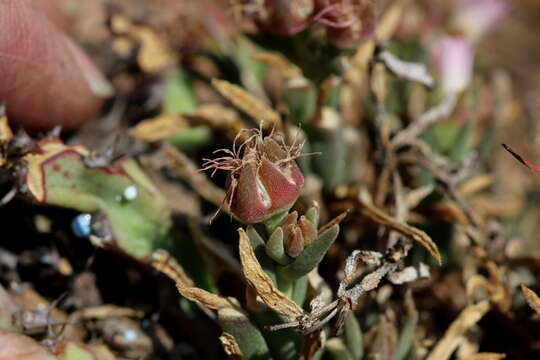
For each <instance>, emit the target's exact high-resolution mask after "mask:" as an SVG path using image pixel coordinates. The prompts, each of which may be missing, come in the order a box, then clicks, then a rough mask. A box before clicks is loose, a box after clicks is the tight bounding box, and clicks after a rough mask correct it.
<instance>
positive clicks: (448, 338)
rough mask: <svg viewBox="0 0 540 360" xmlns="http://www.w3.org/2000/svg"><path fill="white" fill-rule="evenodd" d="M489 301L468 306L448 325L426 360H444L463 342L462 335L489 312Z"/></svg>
mask: <svg viewBox="0 0 540 360" xmlns="http://www.w3.org/2000/svg"><path fill="white" fill-rule="evenodd" d="M489 308H490V305H489V301H487V300H484V301H481V302H479V303H478V304H474V305H469V306H467V307H466V308H465V309H463V311H462V312H461V313H460V314H459V316H458V317H457V318H456V319H455V320H454V321H453V322H452V324H450V326H449V327H448V329H447V330H446V332H445V334H444V336H443V337H442V339H440V340H439V342H438V343H437V345H435V348H434V349H433V350H432V351H431V353H430V354H429V355H428V357H427V358H426V360H446V359H449V358H450V356H451V355H452V353H453V352H454V351H455V350H456V348H457V347H458V346H459V344H460V343H461V342H462V341H463V334H464V333H465V332H466V331H467V330H468V329H469V328H471V327H472V326H473V325H474V324H476V323H477V322H478V321H479V320H480V319H481V318H482V317H483V316H484V315H485V314H486V313H487V312H488V310H489Z"/></svg>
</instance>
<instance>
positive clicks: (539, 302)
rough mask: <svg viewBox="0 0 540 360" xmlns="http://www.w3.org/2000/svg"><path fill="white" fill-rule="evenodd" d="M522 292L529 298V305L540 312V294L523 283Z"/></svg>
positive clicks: (526, 298)
mask: <svg viewBox="0 0 540 360" xmlns="http://www.w3.org/2000/svg"><path fill="white" fill-rule="evenodd" d="M521 292H522V293H523V296H525V300H527V303H528V304H529V306H530V307H531V308H533V310H534V311H536V313H537V314H540V298H539V297H538V295H536V293H535V292H534V291H532V290H531V289H529V288H528V287H526V286H525V285H523V284H521Z"/></svg>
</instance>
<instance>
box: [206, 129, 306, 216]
mask: <svg viewBox="0 0 540 360" xmlns="http://www.w3.org/2000/svg"><path fill="white" fill-rule="evenodd" d="M301 149H302V146H301V145H296V144H295V145H292V146H287V145H286V144H285V143H284V142H282V141H279V140H277V139H276V138H274V137H272V136H267V137H263V136H262V134H261V132H260V131H259V130H252V131H251V136H249V137H248V139H247V140H246V141H245V142H244V143H243V144H242V145H240V146H239V147H238V149H236V146H234V147H233V151H230V150H222V151H224V152H225V153H227V154H228V155H227V156H224V157H220V158H217V159H205V160H206V162H205V164H204V167H203V169H204V170H208V169H214V170H218V169H221V170H226V171H229V177H228V188H227V197H226V199H225V203H226V204H227V205H228V207H229V209H230V211H231V213H232V214H233V215H234V216H235V217H236V218H238V220H240V221H243V222H245V223H257V222H261V221H264V220H266V219H268V218H270V217H271V216H273V215H275V214H277V213H279V212H282V211H285V210H288V209H289V208H290V207H291V206H292V205H293V204H294V202H295V201H296V199H297V198H298V196H299V195H300V190H301V188H302V185H303V184H304V176H303V175H302V172H301V171H300V168H299V167H298V165H297V164H296V162H295V161H294V160H295V159H296V158H297V157H298V156H300V153H301Z"/></svg>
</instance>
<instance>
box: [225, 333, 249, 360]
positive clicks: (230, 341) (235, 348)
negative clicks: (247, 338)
mask: <svg viewBox="0 0 540 360" xmlns="http://www.w3.org/2000/svg"><path fill="white" fill-rule="evenodd" d="M219 341H221V345H223V350H225V354H227V358H228V359H230V360H242V359H244V358H245V357H244V354H242V350H240V346H239V345H238V343H237V342H236V339H235V338H234V336H232V335H231V334H229V333H227V332H224V333H223V334H221V336H220V337H219Z"/></svg>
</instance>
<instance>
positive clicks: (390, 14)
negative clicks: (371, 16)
mask: <svg viewBox="0 0 540 360" xmlns="http://www.w3.org/2000/svg"><path fill="white" fill-rule="evenodd" d="M407 2H408V0H400V1H394V2H393V3H392V5H391V6H390V7H389V8H388V10H387V11H386V12H385V13H384V14H383V15H382V17H381V19H380V21H379V22H378V24H377V28H376V29H375V39H377V40H378V41H381V40H387V39H388V38H390V36H392V34H393V33H394V31H395V30H396V28H397V26H398V25H399V22H400V21H401V18H402V14H403V10H404V8H405V5H406V4H407ZM374 51H375V40H369V41H366V42H364V43H363V44H362V45H361V46H360V47H359V48H358V50H357V51H356V53H355V54H354V55H353V58H352V69H351V70H350V71H348V72H347V74H345V77H346V78H347V79H353V78H354V73H355V72H356V71H360V73H361V74H364V73H365V71H366V70H367V66H368V63H369V60H370V59H371V57H372V56H373V52H374Z"/></svg>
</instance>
